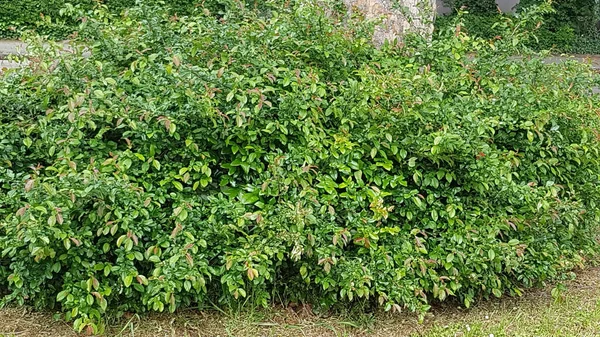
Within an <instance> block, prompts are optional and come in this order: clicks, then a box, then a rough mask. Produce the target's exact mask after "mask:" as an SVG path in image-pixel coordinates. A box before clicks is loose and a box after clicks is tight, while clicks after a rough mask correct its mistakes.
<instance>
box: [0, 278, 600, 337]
mask: <svg viewBox="0 0 600 337" xmlns="http://www.w3.org/2000/svg"><path fill="white" fill-rule="evenodd" d="M566 285H567V290H566V291H564V292H563V293H562V294H561V295H560V296H559V297H558V298H554V297H553V296H552V295H551V289H552V287H547V288H544V289H537V290H531V291H528V292H527V293H526V295H524V296H523V297H521V298H504V299H501V300H490V301H484V302H480V303H479V304H477V305H475V306H474V307H473V308H471V309H463V308H460V307H457V305H456V304H454V305H453V304H444V305H442V306H438V307H436V308H434V309H433V310H432V312H431V313H430V314H428V316H427V318H426V319H425V322H424V323H423V324H419V323H418V321H417V317H416V316H415V315H412V314H410V313H401V314H386V313H377V314H364V313H363V314H356V313H348V314H346V315H343V316H333V317H318V316H315V315H314V314H312V310H310V308H306V307H299V308H295V309H290V308H288V309H284V308H279V309H276V308H274V309H271V310H245V311H243V312H232V313H226V312H216V311H212V312H198V311H197V310H182V311H179V312H177V313H175V314H153V315H149V316H138V315H133V316H129V317H127V318H125V319H122V320H120V321H118V322H113V323H111V324H110V326H109V328H108V329H107V332H106V335H107V336H115V337H116V336H118V337H161V336H165V337H167V336H168V337H171V336H173V337H175V336H176V337H200V336H201V337H217V336H219V337H225V336H238V337H250V336H252V337H254V336H261V337H263V336H264V337H269V336H282V337H291V336H307V337H316V336H336V337H337V336H340V337H344V336H348V337H350V336H357V337H358V336H398V337H491V336H493V337H508V336H511V337H532V336H535V337H551V336H552V337H554V336H561V337H586V336H590V337H591V336H600V268H589V269H587V270H584V271H580V272H579V273H578V277H577V278H576V279H575V280H574V281H569V282H567V283H566ZM0 336H2V337H9V336H10V337H12V336H14V337H20V336H27V337H41V336H53V337H63V336H65V337H66V336H77V334H76V333H75V332H73V330H72V328H71V325H70V324H69V323H65V322H63V321H60V320H59V321H57V320H54V319H53V315H52V313H40V312H32V311H30V310H29V309H27V308H5V309H2V310H0Z"/></svg>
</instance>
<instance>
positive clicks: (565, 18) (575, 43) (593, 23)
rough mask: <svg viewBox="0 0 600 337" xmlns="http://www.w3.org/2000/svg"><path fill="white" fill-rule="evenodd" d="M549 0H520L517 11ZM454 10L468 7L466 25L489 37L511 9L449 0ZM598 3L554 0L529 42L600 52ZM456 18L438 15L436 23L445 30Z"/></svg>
mask: <svg viewBox="0 0 600 337" xmlns="http://www.w3.org/2000/svg"><path fill="white" fill-rule="evenodd" d="M544 2H547V0H521V1H519V4H518V5H517V8H516V11H517V14H518V13H519V12H520V11H522V10H523V9H526V8H529V7H531V6H534V5H539V4H542V3H544ZM449 4H451V5H452V6H453V7H452V8H454V9H455V10H458V9H460V8H461V7H462V6H464V7H462V8H465V9H466V10H468V12H469V14H468V15H466V16H465V17H464V18H463V20H464V22H465V28H466V29H467V30H468V31H469V32H471V33H472V34H474V35H477V36H479V37H482V38H486V39H490V38H494V37H495V36H497V35H499V34H500V33H501V29H497V28H496V26H494V24H495V23H497V22H501V21H503V20H505V18H506V17H507V16H508V17H510V16H512V15H513V14H511V13H499V12H498V10H497V8H496V6H495V4H494V5H493V6H492V5H489V4H488V5H486V4H487V2H485V1H483V2H480V1H479V0H460V1H459V0H456V1H449ZM598 5H599V3H598V2H597V1H595V0H561V1H553V2H552V7H553V8H554V11H552V12H548V13H546V14H545V15H544V17H543V25H541V26H540V27H539V29H538V30H537V32H536V36H537V40H531V41H530V43H529V46H530V47H532V48H534V49H536V50H546V49H552V50H553V51H557V52H565V53H576V54H588V53H599V52H600V30H599V29H600V25H599V22H600V16H599V14H600V13H599V10H600V8H599V7H598ZM453 21H454V15H449V16H445V17H444V16H442V17H439V18H438V19H437V21H436V26H437V27H438V28H439V29H441V30H445V29H446V28H447V27H448V25H451V24H452V22H453Z"/></svg>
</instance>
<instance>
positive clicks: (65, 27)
mask: <svg viewBox="0 0 600 337" xmlns="http://www.w3.org/2000/svg"><path fill="white" fill-rule="evenodd" d="M228 1H229V0H217V1H212V2H213V3H217V4H224V3H226V2H228ZM156 2H157V1H154V0H153V1H152V3H156ZM200 2H201V1H194V0H170V1H167V2H166V3H164V5H165V6H166V7H167V8H168V9H169V10H170V11H171V12H172V13H177V14H179V15H182V14H190V13H191V12H193V11H194V9H195V8H196V6H197V5H198V4H199V3H200ZM98 3H102V4H103V5H106V6H107V7H108V8H109V10H110V11H111V12H113V13H120V12H121V11H123V10H125V9H127V8H129V7H131V6H133V5H135V3H136V0H104V1H98V0H18V1H15V0H0V38H16V37H19V36H20V35H21V34H22V33H23V31H25V30H28V29H35V30H36V31H37V32H38V33H40V34H44V35H48V36H50V37H52V38H58V39H63V38H65V37H67V36H68V35H70V34H71V33H73V31H74V29H75V27H77V24H78V23H79V19H80V18H79V17H73V16H71V15H66V14H65V13H64V9H65V8H66V7H68V6H69V5H71V6H73V7H77V8H78V9H80V10H83V11H90V10H92V9H93V8H94V7H95V6H96V5H97V4H98Z"/></svg>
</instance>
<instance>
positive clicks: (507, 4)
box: [437, 0, 519, 14]
mask: <svg viewBox="0 0 600 337" xmlns="http://www.w3.org/2000/svg"><path fill="white" fill-rule="evenodd" d="M518 3H519V0H496V4H498V7H500V10H501V11H503V12H505V13H506V12H512V11H513V8H514V7H515V6H516V5H517V4H518ZM437 9H438V14H448V13H450V12H451V11H452V9H451V8H449V7H446V6H444V3H443V2H442V0H437Z"/></svg>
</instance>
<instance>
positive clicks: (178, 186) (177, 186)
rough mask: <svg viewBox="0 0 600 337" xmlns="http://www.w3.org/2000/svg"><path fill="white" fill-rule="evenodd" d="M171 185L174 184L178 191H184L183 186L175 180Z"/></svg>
mask: <svg viewBox="0 0 600 337" xmlns="http://www.w3.org/2000/svg"><path fill="white" fill-rule="evenodd" d="M171 183H173V186H175V188H176V189H178V190H180V191H183V185H182V184H181V183H180V182H178V181H175V180H173V181H171Z"/></svg>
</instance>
